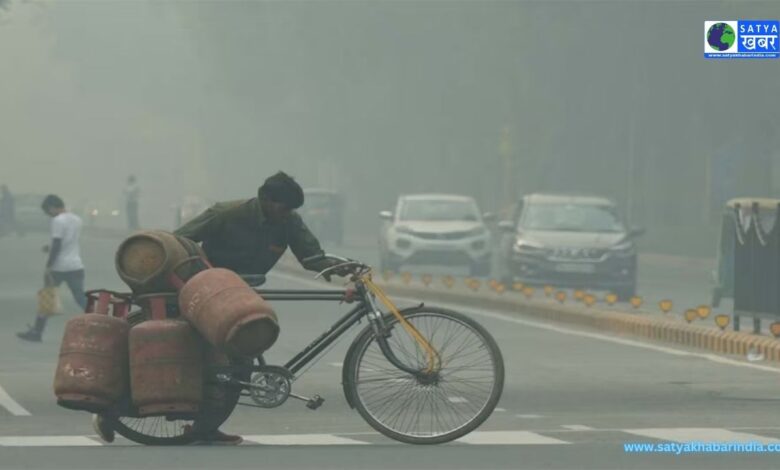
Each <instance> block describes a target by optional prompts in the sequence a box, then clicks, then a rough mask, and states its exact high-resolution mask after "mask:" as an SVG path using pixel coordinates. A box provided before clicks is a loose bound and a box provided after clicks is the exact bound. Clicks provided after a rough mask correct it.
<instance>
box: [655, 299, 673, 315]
mask: <svg viewBox="0 0 780 470" xmlns="http://www.w3.org/2000/svg"><path fill="white" fill-rule="evenodd" d="M658 307H659V308H660V309H661V311H662V312H664V313H669V312H671V311H672V307H673V304H672V301H671V300H668V299H664V300H662V301H660V302H658Z"/></svg>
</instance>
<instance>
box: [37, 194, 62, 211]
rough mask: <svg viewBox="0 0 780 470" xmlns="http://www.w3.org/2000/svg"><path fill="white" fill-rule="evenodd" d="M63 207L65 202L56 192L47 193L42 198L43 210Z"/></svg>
mask: <svg viewBox="0 0 780 470" xmlns="http://www.w3.org/2000/svg"><path fill="white" fill-rule="evenodd" d="M63 208H65V203H64V202H63V201H62V199H61V198H60V197H59V196H57V195H56V194H49V195H48V196H46V197H45V198H44V199H43V203H41V209H43V211H44V212H46V209H63Z"/></svg>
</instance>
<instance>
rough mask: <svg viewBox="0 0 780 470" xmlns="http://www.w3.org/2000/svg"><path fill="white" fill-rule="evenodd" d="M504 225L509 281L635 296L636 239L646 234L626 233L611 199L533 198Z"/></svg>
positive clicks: (505, 271)
mask: <svg viewBox="0 0 780 470" xmlns="http://www.w3.org/2000/svg"><path fill="white" fill-rule="evenodd" d="M499 227H501V229H502V232H503V233H504V236H503V237H502V243H501V256H500V257H499V258H500V260H501V264H502V266H500V269H501V272H502V277H503V278H504V279H503V280H504V282H506V283H512V282H516V281H520V282H523V283H525V284H528V285H553V286H557V287H572V288H588V289H596V290H608V291H611V292H614V293H615V294H617V296H618V298H619V299H621V300H627V299H629V298H630V297H632V296H633V295H635V293H636V284H637V281H636V275H637V251H636V245H635V239H636V237H637V236H639V235H641V234H642V233H644V230H643V229H640V228H635V229H631V230H629V229H627V228H626V226H625V225H624V223H623V222H622V220H621V219H620V217H619V216H618V212H617V208H616V206H615V204H614V203H613V202H612V201H610V200H609V199H606V198H602V197H595V196H578V195H566V194H529V195H526V196H524V197H523V198H522V199H521V200H520V201H519V203H518V205H517V207H516V209H515V211H514V214H513V217H512V219H511V220H505V221H502V222H500V224H499Z"/></svg>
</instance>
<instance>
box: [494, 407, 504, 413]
mask: <svg viewBox="0 0 780 470" xmlns="http://www.w3.org/2000/svg"><path fill="white" fill-rule="evenodd" d="M493 411H498V412H499V413H503V412H504V411H506V408H495V409H494V410H493Z"/></svg>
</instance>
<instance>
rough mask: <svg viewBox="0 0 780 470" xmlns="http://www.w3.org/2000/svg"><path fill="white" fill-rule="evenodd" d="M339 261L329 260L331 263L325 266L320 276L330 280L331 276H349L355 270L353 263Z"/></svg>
mask: <svg viewBox="0 0 780 470" xmlns="http://www.w3.org/2000/svg"><path fill="white" fill-rule="evenodd" d="M343 264H344V263H342V262H341V261H336V260H331V265H330V266H328V267H327V268H326V271H324V272H323V273H322V277H324V278H325V280H326V281H328V282H330V278H331V276H334V275H335V276H339V277H348V276H351V275H352V273H353V272H354V271H355V266H354V265H350V264H347V265H343ZM339 265H343V266H339Z"/></svg>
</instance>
